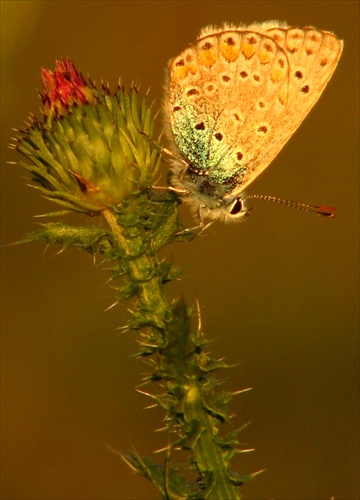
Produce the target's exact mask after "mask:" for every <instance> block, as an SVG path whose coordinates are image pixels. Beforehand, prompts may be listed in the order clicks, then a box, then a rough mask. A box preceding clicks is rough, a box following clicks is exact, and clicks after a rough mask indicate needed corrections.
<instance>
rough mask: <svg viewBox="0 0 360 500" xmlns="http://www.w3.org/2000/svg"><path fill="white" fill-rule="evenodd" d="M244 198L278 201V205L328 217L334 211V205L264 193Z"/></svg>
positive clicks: (333, 213)
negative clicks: (293, 199) (314, 203)
mask: <svg viewBox="0 0 360 500" xmlns="http://www.w3.org/2000/svg"><path fill="white" fill-rule="evenodd" d="M246 198H247V199H249V198H253V199H256V200H265V201H272V202H274V203H279V204H280V205H285V206H286V207H291V208H296V209H297V210H303V211H304V212H312V213H314V214H318V215H323V216H324V217H330V218H334V217H335V212H336V208H335V207H327V206H324V205H307V204H306V203H299V202H298V201H290V200H284V199H283V198H276V197H275V196H268V195H265V194H250V195H247V196H246Z"/></svg>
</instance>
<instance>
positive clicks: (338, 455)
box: [1, 1, 359, 500]
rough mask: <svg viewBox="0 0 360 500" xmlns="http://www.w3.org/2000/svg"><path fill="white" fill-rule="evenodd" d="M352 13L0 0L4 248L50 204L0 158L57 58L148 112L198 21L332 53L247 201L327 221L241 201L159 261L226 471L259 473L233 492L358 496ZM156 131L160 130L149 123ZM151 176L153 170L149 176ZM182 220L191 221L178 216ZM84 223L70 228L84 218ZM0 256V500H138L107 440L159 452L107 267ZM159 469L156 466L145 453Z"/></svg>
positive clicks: (300, 6) (38, 253)
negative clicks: (227, 459) (225, 455)
mask: <svg viewBox="0 0 360 500" xmlns="http://www.w3.org/2000/svg"><path fill="white" fill-rule="evenodd" d="M358 6H359V3H358V2H353V1H312V2H308V1H271V2H269V1H244V2H242V1H239V2H236V1H235V2H234V1H233V2H228V1H210V2H209V1H199V2H198V1H196V2H194V1H171V2H170V1H136V2H135V1H123V2H122V1H113V2H108V1H91V2H85V1H72V2H71V1H65V2H64V1H56V2H51V1H46V2H42V1H38V2H33V1H25V2H23V1H4V2H1V7H2V12H1V14H2V19H1V37H2V40H1V42H2V43H1V60H2V68H1V69H2V92H1V100H2V102H1V107H2V130H1V152H2V161H1V164H2V165H1V175H2V184H1V190H2V191H1V203H2V243H3V244H6V243H9V242H13V241H16V240H19V239H21V238H22V237H23V236H24V235H25V234H26V233H27V232H30V231H32V230H34V229H35V228H36V227H37V225H36V224H37V222H38V221H37V220H36V219H33V215H35V214H41V213H44V212H46V211H51V210H53V209H54V208H56V207H55V206H54V205H51V204H50V202H47V201H46V200H42V199H41V198H40V197H39V196H38V194H37V193H36V192H35V191H34V190H31V189H29V188H27V187H26V185H25V184H26V180H25V179H24V177H26V174H25V172H24V171H22V170H21V169H20V168H19V167H16V166H8V165H6V164H5V162H6V161H17V160H20V159H21V158H20V155H18V154H16V153H15V152H14V151H10V150H8V149H7V144H8V142H10V137H11V135H13V133H12V132H11V128H12V127H19V128H20V127H21V126H22V125H23V121H24V120H25V119H26V117H27V116H28V113H29V112H30V111H32V112H34V113H36V114H39V112H38V109H39V106H40V101H39V100H38V97H37V92H36V88H39V87H40V82H39V74H40V68H41V67H42V66H46V67H48V68H50V69H53V68H54V61H55V59H58V58H60V57H62V56H68V57H70V58H71V59H72V60H73V61H74V63H75V64H76V65H77V67H78V68H79V69H80V70H81V71H82V72H83V73H84V74H87V73H88V72H89V73H90V75H91V77H92V78H93V79H95V80H96V81H97V82H99V81H100V79H101V78H103V79H104V80H107V81H109V82H110V84H111V86H112V88H115V85H116V83H117V80H118V77H119V76H121V78H122V79H123V82H124V84H125V85H127V86H129V85H130V84H131V82H132V81H133V80H137V79H139V80H140V81H141V85H142V87H141V88H142V89H143V90H144V92H145V91H146V90H147V89H148V88H149V87H151V92H150V96H151V98H153V99H154V100H155V108H156V109H158V108H160V106H161V99H162V96H163V90H162V88H163V79H164V78H163V77H164V68H165V65H166V63H167V61H168V59H169V58H171V57H173V56H175V55H177V54H178V53H179V52H180V51H181V50H182V49H184V48H185V47H186V46H187V44H188V43H190V42H192V41H194V40H195V38H196V36H197V34H198V32H199V30H200V28H201V27H203V26H206V25H208V24H215V25H218V24H221V23H222V22H223V21H228V22H232V23H240V22H244V23H251V22H253V21H265V20H268V19H278V20H285V21H287V22H288V23H289V24H290V25H296V26H306V25H314V26H316V27H318V28H322V29H325V30H330V31H334V32H335V33H336V34H337V35H338V36H339V37H340V38H343V39H344V40H345V48H344V53H343V56H342V58H341V60H340V63H339V66H338V68H337V70H336V72H335V74H334V76H333V78H332V80H331V81H330V83H329V85H328V87H327V88H326V90H325V92H324V95H323V96H322V97H321V99H320V101H319V102H318V104H317V105H316V106H315V108H314V109H313V110H312V112H311V113H310V115H309V117H308V118H307V119H306V120H305V122H304V123H303V124H302V126H301V127H300V129H299V130H298V131H297V132H296V134H295V135H294V137H293V138H292V139H291V140H290V142H289V143H288V144H287V146H286V147H285V149H284V150H283V151H282V152H281V154H280V155H279V156H278V157H277V158H276V160H275V161H274V162H273V165H272V166H271V167H270V168H269V169H268V170H267V171H266V172H265V173H264V174H262V175H261V177H260V178H259V179H258V180H257V181H256V182H254V184H253V185H252V186H251V189H250V190H249V192H252V193H263V194H270V195H274V196H280V197H284V198H288V199H294V200H299V201H303V202H308V203H314V204H329V205H335V206H336V207H337V208H338V214H337V217H336V218H335V219H334V220H331V219H325V218H321V217H317V216H314V215H311V214H306V213H302V212H298V211H296V210H289V209H286V208H284V207H281V206H278V205H272V204H269V203H268V204H266V203H261V202H255V200H254V203H253V205H255V206H256V209H255V210H254V211H253V214H252V217H251V218H250V219H249V220H247V221H246V222H244V223H243V224H240V225H223V224H220V223H217V224H214V225H213V226H212V227H211V228H210V229H208V230H207V231H206V232H205V233H204V234H202V235H201V237H199V238H197V239H195V240H194V241H193V242H192V243H191V244H188V245H186V246H185V245H177V246H176V245H174V246H172V247H169V248H168V249H167V250H166V255H167V256H168V257H169V258H171V259H172V261H173V262H174V263H176V264H178V265H182V266H183V267H184V268H185V272H184V274H183V277H182V281H181V282H180V283H178V284H176V286H174V285H172V286H171V287H169V294H170V295H172V296H174V297H175V296H177V295H178V294H179V293H183V294H184V296H185V297H186V299H187V301H188V302H189V303H192V302H193V301H194V299H195V298H198V299H199V301H200V304H201V307H202V319H203V325H204V330H205V332H206V333H207V335H208V336H209V337H210V338H212V339H214V340H215V342H214V344H213V347H212V349H213V353H214V355H216V356H219V357H222V356H225V357H226V360H227V361H228V362H229V363H231V364H234V365H235V364H237V363H238V365H236V367H235V368H233V369H232V370H229V371H228V372H227V373H221V374H219V376H225V377H226V378H227V382H226V384H227V387H229V388H230V389H234V390H235V389H241V388H245V387H248V386H252V387H254V390H253V391H252V392H250V393H247V394H245V395H243V396H239V397H238V398H237V399H236V400H235V401H234V402H233V405H232V409H233V411H234V412H235V413H236V415H237V417H236V419H234V425H235V426H240V425H242V424H244V423H245V422H247V421H249V420H251V421H252V423H251V425H250V426H249V427H248V428H247V429H246V430H245V431H244V432H243V433H242V435H241V440H242V442H243V443H244V446H246V447H255V448H256V451H255V452H254V453H252V454H248V455H246V456H245V455H240V456H239V457H237V458H236V460H234V462H233V463H234V467H235V468H236V469H237V470H238V471H239V472H240V473H242V474H244V473H248V472H252V471H255V470H259V469H261V468H266V469H267V471H266V472H265V473H264V474H262V475H261V476H260V477H258V478H256V479H255V480H254V481H252V482H250V483H248V484H247V485H246V486H244V487H243V488H242V494H243V495H244V498H247V499H265V498H277V499H330V498H331V497H332V496H333V497H335V498H336V499H356V498H358V479H359V478H358V423H359V420H358V403H359V394H358V389H359V387H358V380H359V379H358V354H359V350H358V196H359V192H358V170H359V162H358V112H359V106H358V90H359V89H358V65H359V61H358V52H359V40H358V18H359V16H358V14H359V13H358ZM160 126H161V121H159V130H160ZM164 170H165V168H164ZM183 216H184V220H186V221H188V222H189V223H191V217H190V216H189V213H188V211H187V209H183ZM85 222H86V223H88V221H87V220H86V221H85ZM58 250H59V248H55V247H51V248H50V249H48V250H47V252H46V253H45V254H44V246H43V245H41V244H33V245H31V246H19V247H4V248H3V249H2V276H1V277H2V310H1V316H2V431H3V435H2V498H3V499H9V500H10V499H16V500H17V499H64V500H65V499H66V500H68V499H90V500H92V499H155V498H159V495H158V493H157V491H156V490H155V489H153V487H152V486H151V485H150V483H148V482H147V481H145V480H144V479H141V478H137V477H136V476H134V475H133V474H132V473H131V472H130V471H129V470H128V468H127V466H126V465H125V464H123V463H122V461H121V460H120V459H119V458H118V457H116V456H115V455H113V454H111V453H110V452H109V451H108V450H107V448H106V446H105V445H106V444H109V445H111V446H112V447H113V448H116V449H119V450H122V451H125V452H126V451H131V450H132V448H133V447H135V448H136V449H137V451H138V452H139V453H141V454H144V455H146V454H147V455H151V454H152V451H153V450H155V449H157V448H161V447H163V446H165V445H166V443H167V436H166V434H164V433H154V432H153V430H154V429H157V428H159V427H162V425H163V424H162V417H163V415H162V413H161V412H160V411H158V410H143V407H144V406H146V405H148V404H150V401H149V400H147V398H145V397H144V396H142V395H140V394H138V393H136V392H135V390H134V388H135V386H136V385H138V384H139V382H140V381H141V376H142V374H143V373H144V372H146V368H145V367H144V365H143V364H142V363H141V362H140V361H136V360H135V359H134V358H132V357H131V355H133V354H134V353H135V352H136V342H135V335H134V334H127V335H120V334H119V333H118V332H117V331H116V330H115V328H116V327H118V326H121V325H124V324H125V321H126V317H127V313H126V307H125V306H119V307H117V308H114V309H112V310H111V311H109V312H106V313H104V309H105V308H106V307H108V306H109V305H110V304H111V303H112V298H113V293H114V292H113V290H111V289H109V288H108V287H107V286H106V285H104V283H105V280H106V279H107V274H106V272H105V271H104V270H102V269H101V267H99V266H94V265H93V262H92V259H91V258H90V257H88V256H87V255H85V254H83V253H81V252H77V251H75V250H71V251H66V252H64V253H62V254H61V255H58V256H57V255H56V254H57V251H58ZM155 459H157V460H159V461H160V460H161V459H162V455H158V456H155Z"/></svg>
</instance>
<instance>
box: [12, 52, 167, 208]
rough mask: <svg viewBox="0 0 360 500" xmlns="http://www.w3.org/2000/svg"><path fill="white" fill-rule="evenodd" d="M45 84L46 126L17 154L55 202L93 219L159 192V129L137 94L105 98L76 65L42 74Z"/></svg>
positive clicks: (30, 133) (34, 129) (63, 64)
mask: <svg viewBox="0 0 360 500" xmlns="http://www.w3.org/2000/svg"><path fill="white" fill-rule="evenodd" d="M42 84H43V92H42V93H40V96H41V99H42V101H43V104H44V108H45V109H44V121H38V120H36V119H35V118H33V119H32V123H31V126H30V127H29V128H28V129H26V130H22V131H20V132H21V137H20V139H19V140H18V141H17V144H16V148H17V149H18V150H19V151H20V152H21V153H22V154H23V155H25V156H26V157H27V158H28V160H30V162H31V163H30V164H28V163H25V162H21V163H20V164H21V165H22V166H24V167H25V168H27V169H28V170H29V171H30V172H31V173H32V174H33V179H34V180H35V181H36V182H37V183H38V186H37V187H38V189H40V190H41V191H42V192H43V193H44V195H45V196H46V197H47V198H50V199H52V200H54V201H56V202H57V203H58V204H60V205H62V206H64V207H65V208H67V209H70V210H75V211H80V212H86V213H91V214H93V213H97V212H100V211H102V210H104V209H106V208H107V207H108V206H109V205H118V204H120V203H121V202H122V200H123V199H124V198H126V197H127V196H129V195H130V194H132V193H134V192H136V191H138V190H139V189H143V188H146V187H149V186H151V185H152V183H153V182H154V179H155V176H156V174H157V171H158V167H159V162H160V160H159V155H158V151H157V150H156V149H153V147H152V145H151V142H150V141H149V139H148V138H147V137H146V136H148V137H151V135H152V132H153V127H154V121H153V119H152V118H151V110H150V109H149V108H148V106H147V104H146V98H142V99H139V96H138V90H137V88H136V87H132V88H131V89H130V90H129V91H125V90H124V89H123V88H122V87H121V86H120V85H119V86H118V88H117V91H116V92H115V93H111V92H110V90H109V88H108V87H106V86H104V85H103V86H102V88H101V90H98V89H97V88H96V87H95V85H94V84H93V83H92V82H89V83H87V82H86V80H85V79H84V77H83V76H82V74H81V73H80V72H78V71H77V70H76V68H75V67H74V65H73V64H72V62H71V61H69V60H61V61H57V62H56V69H55V71H54V72H51V71H49V70H47V69H42Z"/></svg>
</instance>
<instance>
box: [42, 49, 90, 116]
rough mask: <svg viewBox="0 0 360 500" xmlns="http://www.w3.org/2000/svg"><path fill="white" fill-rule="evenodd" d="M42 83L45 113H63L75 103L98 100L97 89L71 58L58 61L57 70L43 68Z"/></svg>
mask: <svg viewBox="0 0 360 500" xmlns="http://www.w3.org/2000/svg"><path fill="white" fill-rule="evenodd" d="M41 83H42V86H43V90H44V92H42V93H40V97H41V99H42V102H43V104H44V107H45V115H48V116H49V115H50V116H51V115H52V114H53V112H54V113H55V115H57V114H59V113H60V114H63V113H64V111H65V110H67V109H68V108H69V106H72V105H74V104H88V103H95V102H97V98H96V95H95V93H94V91H95V89H94V88H93V87H90V86H89V85H88V84H87V82H86V81H85V78H84V77H83V75H82V74H81V73H80V72H79V71H77V70H76V68H75V66H74V65H73V63H72V62H71V61H70V60H66V59H62V60H61V61H56V68H55V71H54V72H52V71H49V70H48V69H46V68H42V70H41Z"/></svg>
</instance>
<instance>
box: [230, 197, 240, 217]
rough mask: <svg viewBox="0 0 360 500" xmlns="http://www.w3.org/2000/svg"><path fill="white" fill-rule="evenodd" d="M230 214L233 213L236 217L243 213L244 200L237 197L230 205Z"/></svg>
mask: <svg viewBox="0 0 360 500" xmlns="http://www.w3.org/2000/svg"><path fill="white" fill-rule="evenodd" d="M229 208H230V210H229V214H230V215H233V216H234V217H237V216H239V215H240V214H241V212H242V211H243V202H242V201H241V200H240V198H236V199H235V200H234V201H233V203H232V205H230V206H229Z"/></svg>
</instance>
